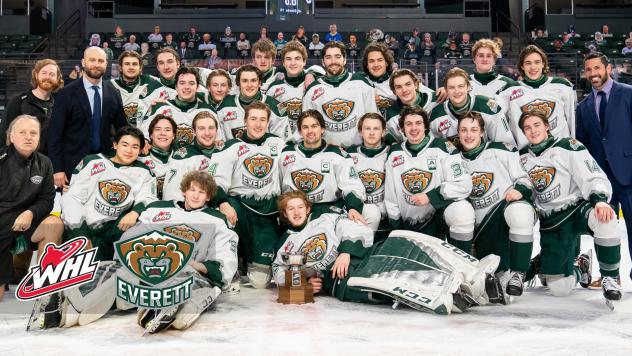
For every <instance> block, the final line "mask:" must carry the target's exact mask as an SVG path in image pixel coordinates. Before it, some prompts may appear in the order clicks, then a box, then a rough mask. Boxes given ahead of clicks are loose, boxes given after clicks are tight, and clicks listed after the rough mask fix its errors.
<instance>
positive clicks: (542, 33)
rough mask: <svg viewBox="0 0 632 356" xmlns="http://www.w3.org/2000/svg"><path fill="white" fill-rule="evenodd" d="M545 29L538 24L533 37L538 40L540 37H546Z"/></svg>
mask: <svg viewBox="0 0 632 356" xmlns="http://www.w3.org/2000/svg"><path fill="white" fill-rule="evenodd" d="M546 37H547V36H546V33H545V30H544V28H543V27H542V26H538V27H536V28H535V31H534V36H533V39H534V40H537V39H539V38H546Z"/></svg>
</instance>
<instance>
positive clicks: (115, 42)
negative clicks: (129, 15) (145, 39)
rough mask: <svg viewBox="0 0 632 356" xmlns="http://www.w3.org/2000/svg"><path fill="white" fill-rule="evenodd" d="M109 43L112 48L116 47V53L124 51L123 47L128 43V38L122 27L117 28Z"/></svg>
mask: <svg viewBox="0 0 632 356" xmlns="http://www.w3.org/2000/svg"><path fill="white" fill-rule="evenodd" d="M109 41H110V43H111V44H112V46H114V50H115V51H121V50H122V49H123V45H124V44H125V43H126V42H127V36H125V32H123V28H122V27H121V26H116V28H115V29H114V34H113V35H112V36H110V39H109Z"/></svg>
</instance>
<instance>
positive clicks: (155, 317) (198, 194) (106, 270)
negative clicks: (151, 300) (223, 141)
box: [31, 171, 237, 333]
mask: <svg viewBox="0 0 632 356" xmlns="http://www.w3.org/2000/svg"><path fill="white" fill-rule="evenodd" d="M180 187H181V190H182V194H183V195H184V202H177V201H157V202H154V203H151V204H149V205H148V206H147V207H146V208H145V209H144V210H143V211H142V213H141V215H140V218H139V224H137V225H135V226H134V227H132V228H130V229H129V230H127V231H126V232H125V234H124V235H123V236H122V237H121V241H125V240H127V239H135V238H137V237H138V236H141V235H143V234H147V233H151V232H155V231H160V232H161V233H165V234H169V235H172V236H174V237H178V238H186V239H189V240H192V241H194V242H195V245H194V247H193V252H192V254H191V258H190V260H189V262H188V265H187V266H185V267H184V268H183V269H182V270H180V271H179V272H178V273H177V274H176V275H175V276H173V277H171V278H170V279H168V280H167V281H165V282H163V284H158V285H157V286H156V288H161V287H169V286H170V285H174V284H177V283H179V282H181V281H182V280H185V279H189V278H192V279H193V282H192V283H191V297H190V299H188V300H187V301H185V302H184V303H182V304H179V305H176V306H172V307H168V308H164V309H139V310H138V319H137V320H138V323H139V325H141V326H142V327H144V328H145V330H146V332H149V333H156V332H158V331H160V330H164V329H166V328H168V327H169V326H172V327H173V328H175V329H186V328H188V327H189V326H191V325H192V324H193V322H195V320H197V319H198V318H199V316H200V315H201V314H202V313H203V312H204V311H205V310H206V309H207V308H208V307H209V306H210V305H211V304H212V303H213V302H215V300H216V299H217V297H218V296H219V294H220V293H221V292H222V290H224V289H227V288H228V287H229V286H230V280H231V278H232V277H233V275H234V274H235V272H236V270H237V235H236V234H235V232H233V231H232V230H230V229H229V228H228V226H227V224H226V220H225V218H224V216H223V215H222V214H221V213H219V212H218V211H216V210H214V209H210V208H208V207H207V205H206V204H207V203H208V202H209V201H210V200H212V199H213V195H214V194H215V191H216V190H217V187H216V185H215V181H214V180H213V178H212V177H211V176H210V175H209V174H208V173H206V172H199V171H194V172H190V173H188V174H187V175H185V177H184V179H183V180H182V183H181V186H180ZM117 277H118V278H122V279H124V280H126V281H127V282H129V283H132V281H134V280H135V277H132V275H131V273H130V272H128V271H127V269H126V268H122V265H121V263H120V262H119V261H102V262H101V263H100V264H99V268H98V270H97V275H96V277H95V279H94V280H93V281H92V282H89V283H87V284H84V285H82V286H80V287H79V288H71V289H69V290H66V291H64V292H61V293H58V294H56V295H54V297H51V298H50V302H49V303H48V305H46V303H42V304H41V308H40V310H41V311H39V312H38V314H37V315H41V313H44V314H45V316H44V318H41V322H40V327H41V328H51V327H71V326H74V325H86V324H88V323H91V322H93V321H95V320H97V319H99V318H101V317H102V316H103V315H104V314H105V313H107V312H108V310H110V308H111V307H112V305H113V304H114V303H115V302H116V305H117V307H118V308H119V309H129V308H130V307H131V305H130V304H128V303H125V302H123V301H122V300H121V299H117V298H116V295H117V293H116V280H117ZM133 284H135V285H139V283H138V281H137V280H136V281H135V282H133ZM36 311H37V310H36ZM32 321H33V320H31V322H32Z"/></svg>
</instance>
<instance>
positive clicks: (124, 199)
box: [61, 126, 156, 260]
mask: <svg viewBox="0 0 632 356" xmlns="http://www.w3.org/2000/svg"><path fill="white" fill-rule="evenodd" d="M144 145H145V140H144V138H143V134H142V132H140V130H138V129H137V128H133V127H131V126H124V127H122V128H121V129H119V130H118V131H117V133H116V136H114V150H115V151H116V153H115V154H114V156H112V157H107V156H105V155H104V154H101V153H99V154H94V155H88V156H86V157H85V158H84V159H83V161H81V162H80V163H79V165H78V166H77V168H76V169H75V171H74V172H73V177H72V180H71V181H72V183H71V184H70V187H69V188H68V191H67V192H65V193H64V194H63V195H62V197H61V211H62V214H61V219H62V220H63V223H64V225H65V226H66V237H67V238H68V239H72V238H75V237H79V236H85V237H87V238H88V239H89V240H90V242H91V244H92V247H97V248H98V251H97V254H96V259H97V260H111V259H112V257H113V256H114V247H113V242H115V241H117V240H118V239H119V237H120V236H121V234H122V233H123V231H125V230H127V229H128V228H130V227H132V226H134V224H135V223H136V220H137V219H138V216H139V213H140V211H142V209H143V208H145V206H147V204H149V203H151V202H153V201H155V200H156V193H155V190H156V179H155V178H154V176H153V175H152V174H151V171H150V170H149V168H148V167H147V166H145V165H144V164H143V163H141V162H139V161H138V160H137V159H138V155H139V154H140V151H141V150H142V148H143V146H144Z"/></svg>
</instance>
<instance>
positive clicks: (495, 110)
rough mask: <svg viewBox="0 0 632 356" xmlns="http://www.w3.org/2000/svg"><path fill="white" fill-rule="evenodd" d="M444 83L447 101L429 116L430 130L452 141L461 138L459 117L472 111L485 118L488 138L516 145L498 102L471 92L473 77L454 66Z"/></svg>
mask: <svg viewBox="0 0 632 356" xmlns="http://www.w3.org/2000/svg"><path fill="white" fill-rule="evenodd" d="M443 86H444V88H445V90H446V92H447V93H448V100H446V101H445V102H444V103H443V105H440V106H437V107H435V108H434V109H433V110H432V114H431V115H430V132H431V133H432V135H433V136H435V137H443V138H446V139H448V140H450V141H453V143H454V142H455V141H456V140H457V139H458V129H457V124H458V119H459V117H460V116H461V115H463V114H465V113H466V112H469V111H474V112H477V113H480V114H481V116H482V117H483V119H485V132H486V135H487V136H486V137H487V139H488V140H489V141H495V142H502V143H507V144H511V145H515V141H514V138H513V136H512V134H511V131H510V130H509V125H508V124H507V119H506V118H505V115H504V114H503V113H502V109H501V107H500V106H499V105H498V103H497V102H496V101H495V100H494V99H492V98H489V97H486V96H482V95H473V94H471V93H470V88H471V86H470V80H469V76H468V75H467V72H466V71H464V70H463V69H461V68H458V67H455V68H452V69H450V70H449V71H448V73H446V75H445V78H444V80H443Z"/></svg>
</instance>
